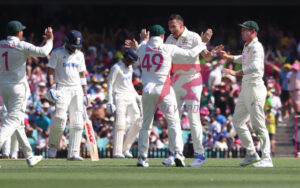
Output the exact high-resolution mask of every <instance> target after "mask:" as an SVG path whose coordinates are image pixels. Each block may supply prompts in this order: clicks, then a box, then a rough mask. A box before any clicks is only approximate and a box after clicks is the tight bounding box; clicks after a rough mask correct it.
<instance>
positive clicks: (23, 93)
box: [0, 21, 53, 166]
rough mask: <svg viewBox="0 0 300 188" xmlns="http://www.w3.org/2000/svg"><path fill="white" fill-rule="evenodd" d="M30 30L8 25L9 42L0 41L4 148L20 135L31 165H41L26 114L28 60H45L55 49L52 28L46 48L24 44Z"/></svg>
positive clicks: (1, 138) (0, 134)
mask: <svg viewBox="0 0 300 188" xmlns="http://www.w3.org/2000/svg"><path fill="white" fill-rule="evenodd" d="M25 28H26V27H25V26H23V25H22V24H21V23H20V22H19V21H10V22H9V23H8V25H7V35H8V36H7V39H6V40H2V41H0V55H1V57H0V68H1V71H0V95H1V97H2V100H3V101H2V102H3V103H4V105H5V107H6V109H7V114H6V116H4V118H3V124H2V126H1V127H0V149H1V148H2V145H3V143H4V142H5V141H6V140H7V139H8V138H10V137H11V136H12V135H13V134H14V133H16V136H17V139H18V141H19V143H20V145H21V147H22V150H23V152H24V155H25V157H26V159H27V163H28V165H29V166H34V165H36V164H37V163H38V162H40V161H41V160H42V159H43V157H42V156H33V154H32V149H31V147H30V144H29V142H28V140H27V136H26V134H25V126H24V113H25V110H26V105H27V99H28V97H29V94H30V90H29V86H28V83H27V80H26V60H27V57H28V56H29V55H33V56H38V57H45V56H47V55H48V54H49V53H50V51H51V49H52V47H53V33H52V28H50V27H49V28H47V29H46V30H45V35H44V38H45V39H46V40H47V42H46V44H45V45H44V46H43V47H36V46H34V45H32V44H30V43H27V42H24V41H21V40H22V38H23V30H24V29H25Z"/></svg>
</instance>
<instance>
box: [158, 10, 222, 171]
mask: <svg viewBox="0 0 300 188" xmlns="http://www.w3.org/2000/svg"><path fill="white" fill-rule="evenodd" d="M168 25H169V30H170V32H171V34H170V35H169V37H168V38H167V40H166V44H174V45H176V46H178V47H180V48H182V49H192V48H193V47H195V46H197V45H199V44H201V43H203V42H204V43H207V42H208V41H209V40H210V39H211V36H212V30H211V29H208V30H207V31H206V32H205V33H204V34H203V33H202V34H201V37H200V36H199V34H197V33H195V32H192V31H189V30H188V29H187V27H186V26H184V20H183V18H182V17H181V16H180V15H179V14H173V15H171V16H170V18H169V22H168ZM219 47H221V46H219ZM201 55H202V56H203V57H204V58H205V59H206V60H207V61H211V60H212V59H213V58H214V54H212V53H211V52H209V51H208V50H206V49H205V50H203V51H202V52H201ZM172 63H173V66H172V73H173V76H172V78H173V80H174V83H173V88H174V91H175V94H176V101H177V105H178V109H179V110H180V111H179V115H180V116H181V114H182V109H183V108H182V105H183V104H185V107H186V111H187V113H188V118H189V121H190V127H191V136H192V141H193V149H194V160H193V162H192V163H191V164H189V166H190V167H201V166H202V165H203V164H204V163H205V153H204V152H205V150H204V147H203V144H202V140H203V133H202V125H201V120H200V99H201V93H202V77H201V73H200V70H201V68H200V62H199V57H198V56H196V57H192V56H191V57H189V58H187V59H186V60H185V61H184V62H183V61H182V60H181V59H180V58H179V59H177V58H174V59H172ZM169 144H170V147H171V145H173V143H172V141H170V142H169ZM174 158H175V155H174V153H172V152H170V156H169V158H167V159H165V160H164V161H163V164H164V165H168V166H172V165H175V162H174Z"/></svg>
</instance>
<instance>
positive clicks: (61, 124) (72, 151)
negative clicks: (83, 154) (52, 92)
mask: <svg viewBox="0 0 300 188" xmlns="http://www.w3.org/2000/svg"><path fill="white" fill-rule="evenodd" d="M57 92H58V94H59V95H60V97H59V99H58V101H57V102H56V104H55V107H56V108H55V114H54V117H52V120H51V125H50V135H49V147H54V148H56V149H59V145H60V140H61V137H62V133H63V131H64V129H65V126H66V121H67V112H69V118H70V142H69V152H68V158H70V157H74V156H79V154H80V144H81V138H82V130H83V127H84V122H83V91H82V87H81V86H80V85H78V86H61V85H58V86H57Z"/></svg>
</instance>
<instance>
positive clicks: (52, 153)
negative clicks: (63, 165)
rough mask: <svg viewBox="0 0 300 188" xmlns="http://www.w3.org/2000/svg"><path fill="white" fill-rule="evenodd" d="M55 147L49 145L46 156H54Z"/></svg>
mask: <svg viewBox="0 0 300 188" xmlns="http://www.w3.org/2000/svg"><path fill="white" fill-rule="evenodd" d="M56 153H57V149H56V148H53V147H50V148H49V149H48V158H56Z"/></svg>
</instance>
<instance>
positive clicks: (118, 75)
mask: <svg viewBox="0 0 300 188" xmlns="http://www.w3.org/2000/svg"><path fill="white" fill-rule="evenodd" d="M123 56H124V58H123V59H122V60H121V61H120V62H118V63H116V64H115V65H114V66H113V67H112V68H111V71H110V73H109V78H108V83H107V85H108V87H107V101H108V103H107V107H106V112H107V113H108V114H113V113H114V112H115V123H114V133H113V157H114V158H124V157H127V158H132V154H131V153H130V152H129V150H130V147H131V145H132V144H133V142H134V141H135V140H136V137H137V135H138V133H139V131H140V129H141V124H142V113H141V110H142V101H141V96H139V94H138V93H137V92H136V90H135V89H134V86H133V84H132V73H133V69H132V64H133V63H134V62H135V61H137V55H136V54H135V52H134V51H133V50H131V49H127V50H126V51H125V53H124V55H123ZM126 114H127V115H128V116H129V117H130V120H131V122H132V124H131V125H130V127H129V129H128V131H127V133H126V136H125V140H124V135H125V127H126ZM123 140H124V142H123Z"/></svg>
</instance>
